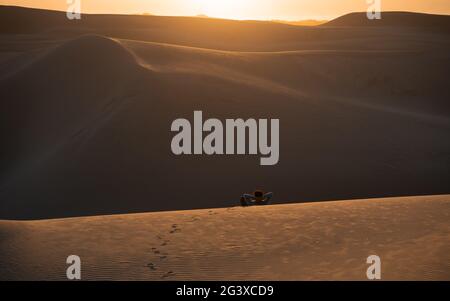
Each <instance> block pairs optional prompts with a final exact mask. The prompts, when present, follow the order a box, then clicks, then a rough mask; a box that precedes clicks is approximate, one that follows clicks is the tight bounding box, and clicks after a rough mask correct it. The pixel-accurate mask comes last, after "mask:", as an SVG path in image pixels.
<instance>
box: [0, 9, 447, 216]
mask: <svg viewBox="0 0 450 301" xmlns="http://www.w3.org/2000/svg"><path fill="white" fill-rule="evenodd" d="M5 10H6V8H3V7H2V8H1V9H0V13H4V11H5ZM9 13H10V12H9ZM16 13H17V14H18V15H16V17H17V18H18V20H20V16H19V15H20V14H22V13H23V12H20V11H18V12H16ZM27 13H29V14H38V15H39V14H41V15H40V18H42V19H43V20H46V21H45V22H43V23H42V24H43V25H42V28H38V27H37V28H36V31H33V33H32V34H31V33H29V32H27V31H26V30H25V29H23V28H22V29H20V28H19V27H18V30H19V29H20V30H19V31H20V32H21V33H24V32H27V33H28V34H21V35H18V34H11V33H9V34H4V35H2V37H1V39H0V50H1V51H0V99H1V101H2V110H1V112H0V117H1V120H2V127H1V129H0V131H1V132H0V135H1V136H0V138H1V139H2V141H3V144H4V147H2V149H1V154H2V155H1V157H0V166H1V168H0V181H1V182H0V185H1V186H0V199H1V202H0V218H9V219H27V218H50V217H65V216H78V215H95V214H109V213H127V212H139V211H153V210H172V209H190V208H206V207H216V206H229V205H233V204H236V202H237V198H238V197H239V195H240V194H241V193H243V192H246V191H251V190H253V189H254V188H256V187H262V188H264V189H267V190H271V191H274V193H275V196H276V200H280V201H281V200H282V201H286V202H287V201H291V200H292V201H299V200H323V199H345V198H354V197H370V196H385V195H414V194H436V193H446V192H448V189H449V187H448V183H449V181H448V180H449V179H450V170H449V166H450V155H449V154H450V142H449V140H448V134H449V130H450V119H449V113H450V110H449V108H450V107H449V105H448V99H449V96H450V95H449V90H448V88H447V86H448V76H447V74H448V70H449V66H450V57H449V53H450V52H449V50H450V40H449V35H448V34H446V33H443V32H436V31H428V30H417V29H414V28H404V27H398V28H397V27H394V28H391V27H390V28H388V29H386V28H384V27H380V28H377V27H376V28H369V29H368V28H364V27H357V26H356V27H355V26H350V27H347V28H339V27H333V26H328V27H327V26H324V27H319V28H302V27H294V26H288V25H282V24H272V23H264V22H237V21H225V20H209V19H201V20H199V19H195V18H194V19H193V18H160V17H134V16H129V17H127V16H120V17H118V16H91V15H89V16H86V21H83V23H79V26H78V25H74V24H77V23H70V22H69V21H67V20H66V21H63V19H64V18H63V17H64V14H62V13H53V12H42V11H37V12H36V11H32V12H29V11H27ZM8 15H9V14H8ZM22 17H23V15H22ZM27 18H31V17H30V16H29V15H27ZM34 18H36V17H34ZM61 18H62V19H61ZM146 18H147V19H146ZM119 19H120V20H122V21H120V22H124V23H126V22H127V21H129V22H128V23H127V24H128V25H127V26H124V27H121V28H118V27H119V25H120V24H124V23H120V22H119V21H118V20H119ZM33 20H34V19H33V18H31V20H30V21H29V22H31V23H33V22H35V21H36V20H34V21H33ZM108 20H109V21H108ZM112 20H115V21H114V22H118V23H117V24H118V25H117V27H111V26H109V25H111V24H112V23H111V22H113V21H112ZM67 22H69V23H67ZM33 24H34V23H33ZM68 24H70V25H68ZM144 24H145V26H147V27H146V29H145V30H144V29H143V26H144ZM44 25H45V26H44ZM188 25H189V26H188ZM90 26H91V27H90ZM68 27H73V28H72V29H71V30H69V29H68ZM58 28H59V29H61V30H57V29H58ZM75 29H76V30H75ZM181 29H183V31H180V30H181ZM4 32H8V31H7V30H6V29H5V30H4ZM85 33H90V34H89V35H85ZM193 33H196V34H194V35H193ZM232 33H236V34H235V35H232ZM255 33H258V34H255ZM247 38H248V39H247ZM162 42H164V43H162ZM207 48H214V49H216V50H212V49H207ZM231 50H232V51H231ZM244 50H248V51H244ZM249 51H252V52H249ZM194 110H202V111H203V112H204V115H205V116H204V118H205V119H206V118H219V119H221V120H224V119H226V118H257V119H258V118H279V119H280V131H281V132H280V137H281V141H280V155H281V156H280V162H279V164H278V165H276V166H272V167H261V166H260V165H259V163H258V161H259V157H258V156H255V157H244V156H231V157H230V156H210V157H208V156H192V157H189V156H181V157H176V156H174V155H172V153H171V151H170V142H171V139H172V137H173V134H172V133H171V132H170V124H171V123H172V121H173V120H174V119H176V118H180V117H181V118H188V119H191V120H192V118H193V116H192V115H193V111H194Z"/></svg>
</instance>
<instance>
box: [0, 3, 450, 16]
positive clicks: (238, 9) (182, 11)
mask: <svg viewBox="0 0 450 301" xmlns="http://www.w3.org/2000/svg"><path fill="white" fill-rule="evenodd" d="M381 3H382V10H385V11H391V10H397V11H415V12H426V13H435V14H450V0H382V2H381ZM0 4H2V5H18V6H26V7H37V8H47V9H55V10H66V6H67V4H66V0H41V1H36V0H0ZM81 7H82V12H83V13H114V14H136V13H137V14H141V13H150V14H155V15H172V16H195V15H200V14H202V15H207V16H209V17H217V18H227V19H255V20H270V19H284V20H301V19H332V18H335V17H338V16H341V15H343V14H346V13H349V12H354V11H365V10H366V8H367V4H366V0H81Z"/></svg>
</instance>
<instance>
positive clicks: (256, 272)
mask: <svg viewBox="0 0 450 301" xmlns="http://www.w3.org/2000/svg"><path fill="white" fill-rule="evenodd" d="M449 214H450V196H449V195H441V196H424V197H403V198H388V199H371V200H352V201H339V202H323V203H305V204H290V205H275V206H264V207H250V208H242V207H230V208H217V209H204V210H190V211H174V212H159V213H143V214H129V215H113V216H96V217H85V218H70V219H57V220H42V221H26V222H23V221H0V254H1V255H0V269H1V271H2V273H0V279H1V280H15V279H22V280H23V279H28V280H37V279H39V280H64V279H66V278H65V277H66V276H65V275H66V274H65V273H66V272H65V271H66V268H67V265H66V263H65V262H66V258H67V256H69V255H72V254H76V255H78V256H80V257H81V264H82V271H81V275H82V279H84V280H317V279H320V280H349V279H353V280H367V278H366V269H367V267H368V264H366V258H367V257H368V256H369V255H378V256H380V258H381V264H382V265H381V267H382V275H381V276H382V279H384V280H425V279H426V280H448V279H450V269H449V265H448V263H449V262H450V261H449V260H450V244H449V242H450V224H449V221H450V215H449Z"/></svg>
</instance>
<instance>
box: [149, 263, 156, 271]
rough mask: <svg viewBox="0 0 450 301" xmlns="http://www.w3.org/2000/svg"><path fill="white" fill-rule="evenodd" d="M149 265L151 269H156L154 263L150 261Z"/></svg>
mask: <svg viewBox="0 0 450 301" xmlns="http://www.w3.org/2000/svg"><path fill="white" fill-rule="evenodd" d="M147 267H148V268H149V269H150V270H152V271H155V270H156V266H155V265H154V264H153V263H151V262H150V263H149V264H147Z"/></svg>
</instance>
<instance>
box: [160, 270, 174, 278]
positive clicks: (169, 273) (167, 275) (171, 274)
mask: <svg viewBox="0 0 450 301" xmlns="http://www.w3.org/2000/svg"><path fill="white" fill-rule="evenodd" d="M174 275H175V273H174V272H173V271H168V272H167V273H165V274H164V275H162V276H161V278H167V277H170V276H174Z"/></svg>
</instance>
